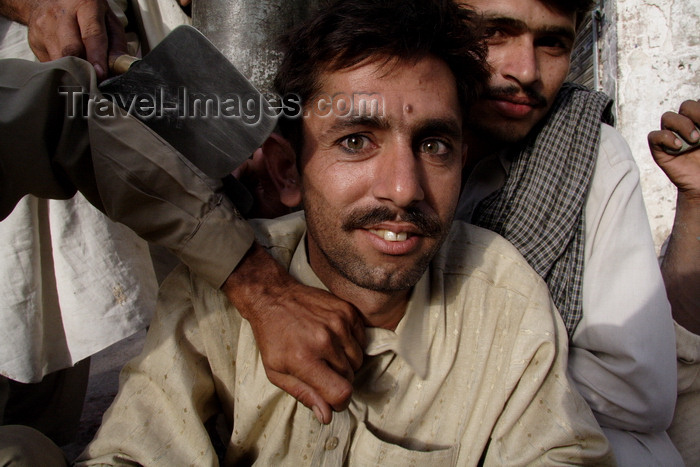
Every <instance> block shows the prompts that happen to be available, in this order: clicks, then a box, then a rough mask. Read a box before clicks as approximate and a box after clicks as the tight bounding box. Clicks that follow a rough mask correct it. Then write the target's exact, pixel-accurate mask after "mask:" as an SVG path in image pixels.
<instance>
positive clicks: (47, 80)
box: [0, 60, 99, 219]
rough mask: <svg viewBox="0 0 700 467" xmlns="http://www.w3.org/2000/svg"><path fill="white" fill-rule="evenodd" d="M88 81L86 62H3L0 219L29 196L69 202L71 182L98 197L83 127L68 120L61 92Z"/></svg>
mask: <svg viewBox="0 0 700 467" xmlns="http://www.w3.org/2000/svg"><path fill="white" fill-rule="evenodd" d="M79 65H84V66H79ZM90 82H91V70H90V67H89V64H86V63H83V64H81V63H79V62H77V61H66V62H62V63H61V64H57V65H44V64H37V63H33V62H28V61H24V60H3V61H2V64H1V65H0V101H1V102H2V106H0V121H2V122H3V123H2V125H0V141H2V144H1V145H0V219H3V218H4V217H5V216H7V214H9V213H10V212H12V209H13V208H14V206H15V204H16V203H17V201H19V199H20V198H22V197H23V196H25V195H27V194H32V195H35V196H37V197H41V198H55V199H67V198H70V197H71V196H73V195H74V194H75V191H76V186H75V181H79V182H80V183H81V184H83V185H84V187H85V189H86V192H87V193H88V194H93V195H94V194H96V191H95V189H94V177H93V176H92V166H91V165H90V151H89V142H88V132H87V122H86V121H85V120H84V119H81V118H70V117H69V115H70V112H71V111H72V110H73V102H72V99H71V96H70V95H69V94H68V93H61V89H76V88H77V89H81V88H88V87H89V86H90ZM37 103H41V105H37ZM71 176H74V177H76V179H75V180H72V179H71ZM92 200H93V201H96V202H98V204H99V198H97V199H95V196H92Z"/></svg>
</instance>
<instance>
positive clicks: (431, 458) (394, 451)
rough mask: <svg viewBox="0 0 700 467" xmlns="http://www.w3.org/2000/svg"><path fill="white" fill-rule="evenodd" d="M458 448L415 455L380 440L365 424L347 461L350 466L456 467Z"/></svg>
mask: <svg viewBox="0 0 700 467" xmlns="http://www.w3.org/2000/svg"><path fill="white" fill-rule="evenodd" d="M458 453H459V445H458V444H457V445H453V446H450V447H448V448H445V449H438V450H433V451H414V450H411V449H406V448H404V447H402V446H399V445H397V444H393V443H389V442H387V441H383V440H381V439H379V438H378V437H377V436H375V435H374V433H372V432H371V431H370V430H369V429H368V428H367V426H366V425H365V424H364V423H360V424H359V425H358V427H357V431H356V432H355V436H354V437H353V441H352V446H351V447H350V452H349V453H348V457H347V465H348V466H363V467H365V466H367V467H369V466H381V467H392V466H396V467H407V466H416V467H419V466H427V465H430V466H440V467H442V466H454V465H457V454H458Z"/></svg>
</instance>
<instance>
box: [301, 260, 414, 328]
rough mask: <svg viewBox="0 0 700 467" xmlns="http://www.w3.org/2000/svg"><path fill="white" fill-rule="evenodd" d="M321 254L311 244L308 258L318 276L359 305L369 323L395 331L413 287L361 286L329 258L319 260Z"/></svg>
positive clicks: (351, 301) (337, 292) (335, 290)
mask: <svg viewBox="0 0 700 467" xmlns="http://www.w3.org/2000/svg"><path fill="white" fill-rule="evenodd" d="M317 256H318V255H314V254H313V253H311V252H310V251H309V249H308V247H307V259H308V261H309V265H310V266H311V269H312V270H313V272H314V273H315V274H316V277H318V278H319V279H320V280H321V282H323V285H325V286H326V287H327V288H328V290H329V291H330V292H331V293H333V295H335V296H336V297H338V298H340V299H342V300H345V301H346V302H348V303H350V304H352V305H353V306H355V308H357V310H358V311H359V312H360V314H361V315H362V317H363V320H364V323H365V326H368V327H376V328H384V329H389V330H392V331H393V330H394V329H396V326H398V324H399V322H400V321H401V318H403V316H404V314H405V313H406V306H407V305H408V298H409V297H410V295H411V291H412V290H413V289H412V288H411V289H406V290H400V291H390V292H382V291H376V290H370V289H367V288H364V287H360V286H358V285H356V284H355V283H353V282H351V281H350V280H348V279H347V278H345V277H344V276H342V275H341V274H340V273H339V272H338V271H337V270H335V269H334V268H333V267H332V266H331V265H329V264H328V263H327V262H325V261H318V260H316V261H315V260H314V259H315V257H316V259H318V258H317Z"/></svg>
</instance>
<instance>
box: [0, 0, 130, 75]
mask: <svg viewBox="0 0 700 467" xmlns="http://www.w3.org/2000/svg"><path fill="white" fill-rule="evenodd" d="M0 14H1V15H2V16H5V17H7V18H9V19H11V20H13V21H17V22H19V23H22V24H25V25H27V26H28V28H29V33H28V39H29V46H30V47H31V48H32V51H33V52H34V54H35V55H36V56H37V58H38V59H39V60H41V61H42V62H45V61H49V60H55V59H57V58H61V57H65V56H75V57H80V58H84V59H86V60H87V61H89V62H90V63H91V64H92V65H93V66H94V67H95V71H96V72H97V77H98V79H100V80H102V79H104V78H106V77H107V74H108V71H109V68H108V59H109V57H110V56H113V55H121V54H123V53H126V39H125V36H124V25H123V24H122V23H121V22H120V21H119V19H118V18H117V17H116V15H115V14H114V13H113V12H112V10H111V9H110V7H109V5H108V4H107V2H106V1H105V0H0Z"/></svg>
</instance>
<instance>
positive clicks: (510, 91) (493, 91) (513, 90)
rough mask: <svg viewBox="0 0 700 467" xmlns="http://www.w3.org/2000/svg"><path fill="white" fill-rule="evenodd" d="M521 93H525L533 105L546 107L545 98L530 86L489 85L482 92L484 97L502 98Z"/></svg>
mask: <svg viewBox="0 0 700 467" xmlns="http://www.w3.org/2000/svg"><path fill="white" fill-rule="evenodd" d="M521 93H525V95H526V96H527V98H528V99H530V100H531V101H532V102H533V105H534V107H546V106H547V99H546V98H545V97H544V96H543V95H542V94H540V93H539V92H537V91H535V90H534V89H531V88H527V87H524V88H519V87H518V86H501V87H491V88H488V89H487V90H486V91H485V92H484V97H486V98H487V99H503V98H511V97H515V96H517V95H519V94H521Z"/></svg>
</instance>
